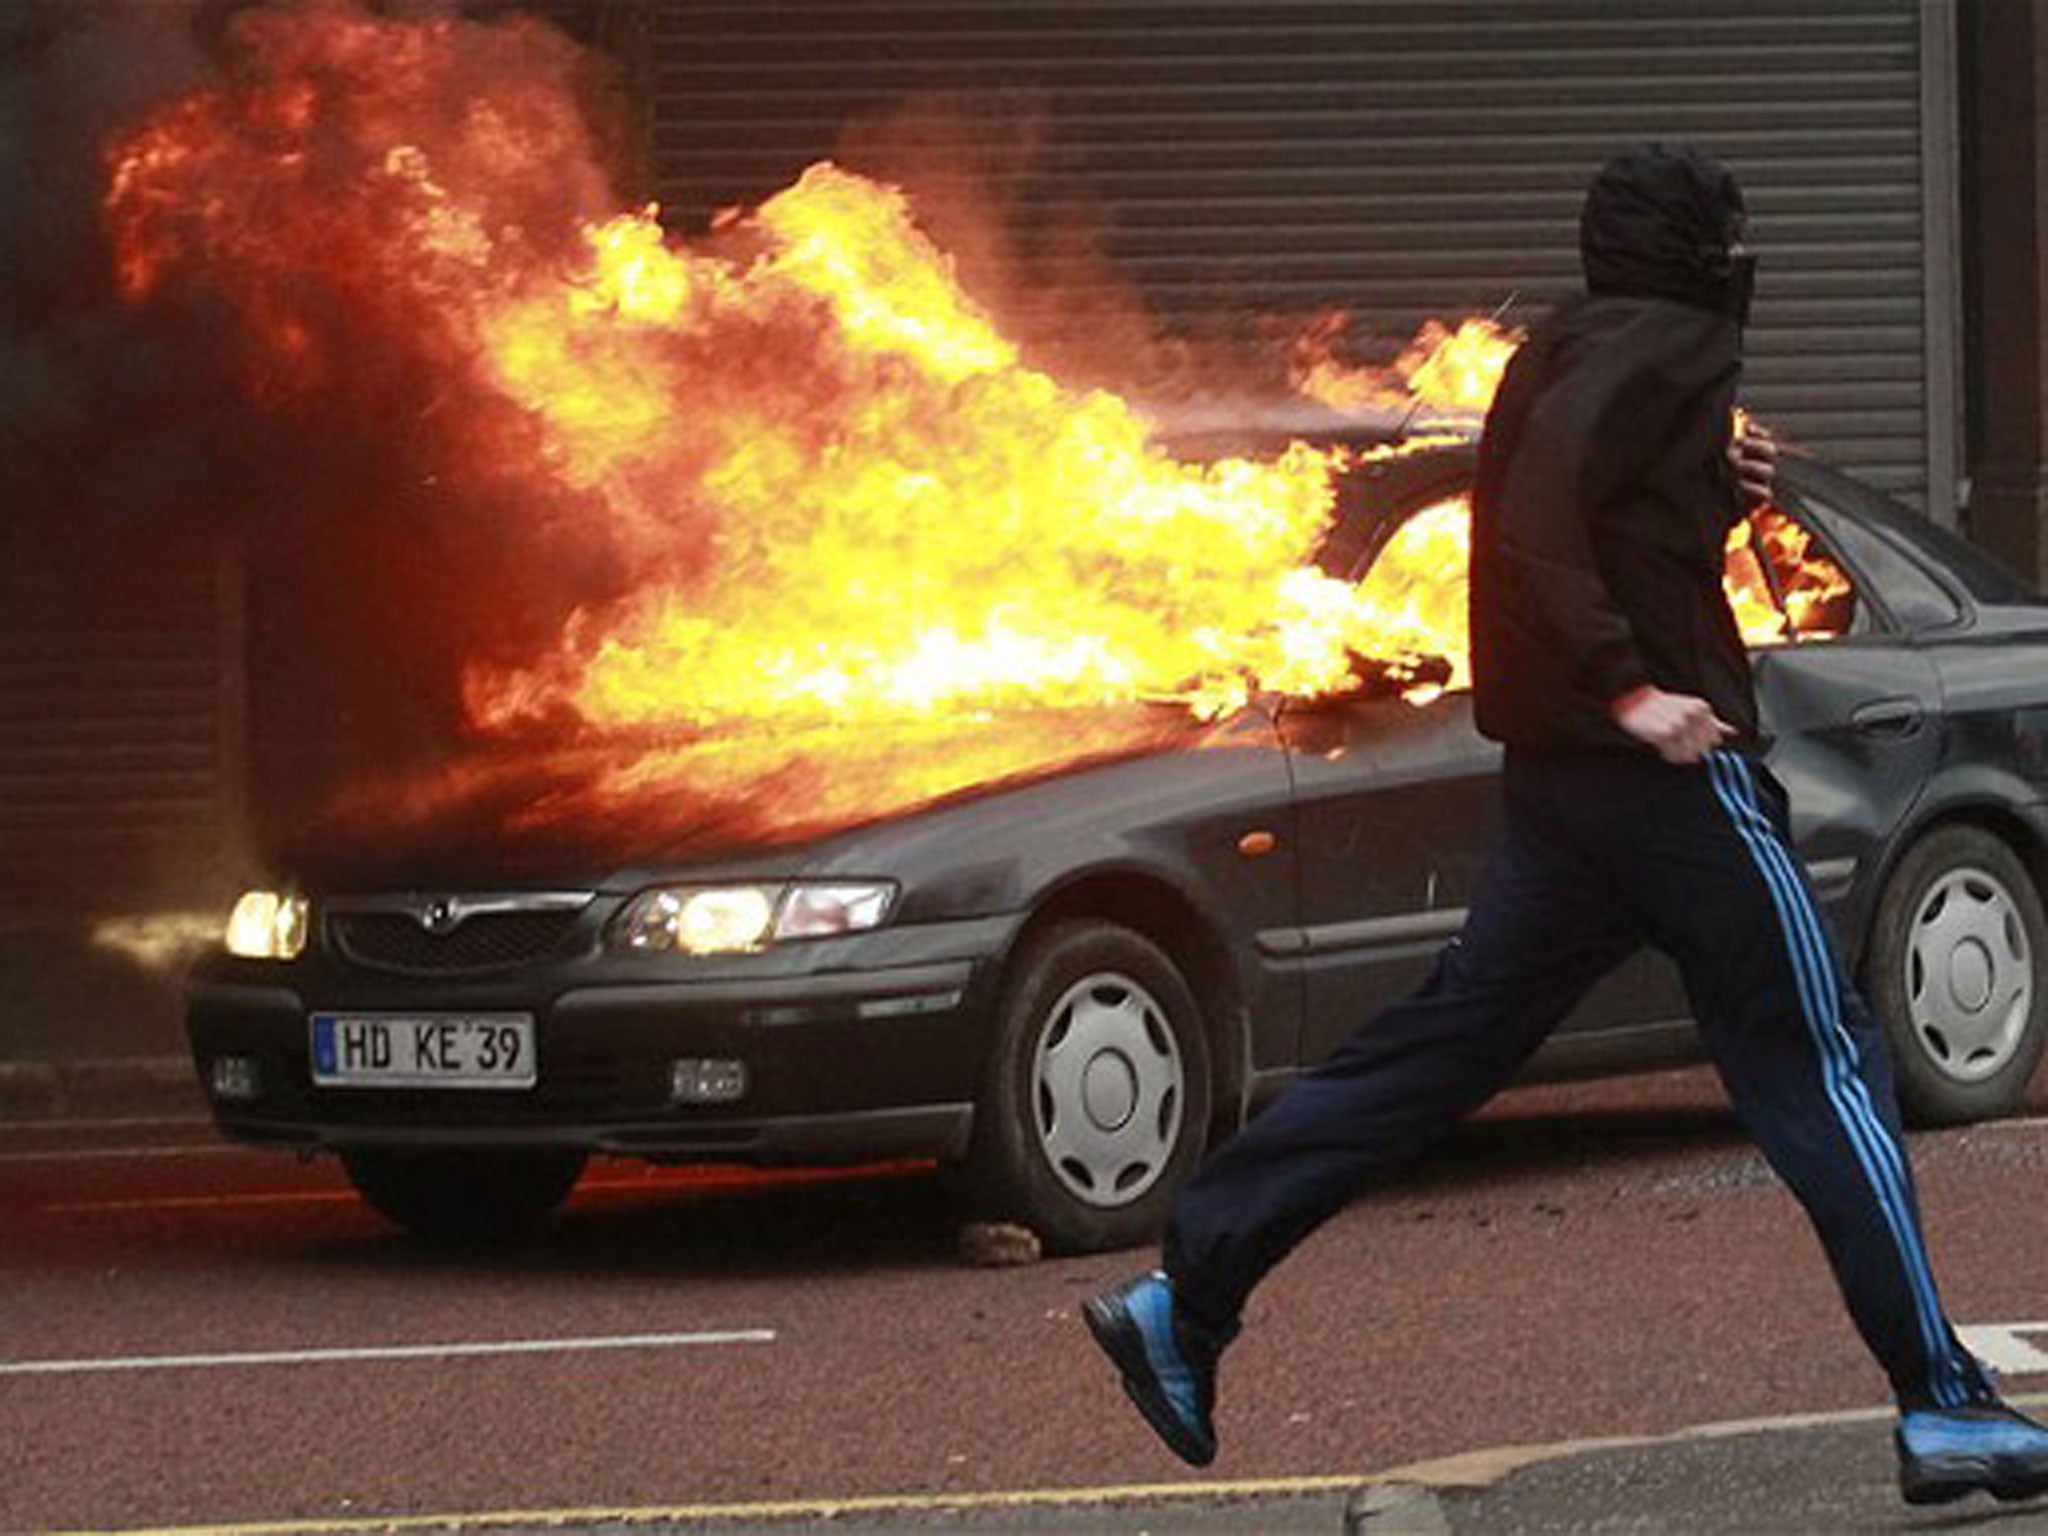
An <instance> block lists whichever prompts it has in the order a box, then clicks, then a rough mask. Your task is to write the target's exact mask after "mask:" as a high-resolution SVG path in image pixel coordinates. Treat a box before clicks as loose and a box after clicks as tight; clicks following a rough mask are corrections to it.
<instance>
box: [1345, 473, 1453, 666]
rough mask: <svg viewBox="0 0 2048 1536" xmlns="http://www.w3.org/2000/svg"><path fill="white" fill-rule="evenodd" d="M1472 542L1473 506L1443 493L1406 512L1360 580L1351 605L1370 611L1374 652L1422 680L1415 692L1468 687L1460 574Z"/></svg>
mask: <svg viewBox="0 0 2048 1536" xmlns="http://www.w3.org/2000/svg"><path fill="white" fill-rule="evenodd" d="M1471 547H1472V506H1471V502H1470V500H1469V499H1468V498H1467V497H1465V496H1463V495H1449V496H1443V497H1440V498H1437V499H1434V500H1431V501H1428V502H1427V503H1425V504H1424V505H1422V506H1419V507H1417V508H1415V509H1414V510H1413V511H1411V512H1408V513H1407V514H1405V515H1404V516H1403V517H1402V518H1401V519H1400V521H1399V522H1398V523H1396V524H1395V525H1394V526H1393V528H1392V530H1391V531H1390V532H1389V533H1388V534H1387V536H1386V538H1385V539H1384V540H1382V541H1381V542H1380V544H1379V547H1378V549H1377V551H1375V552H1374V553H1373V554H1372V556H1371V561H1372V563H1371V565H1370V566H1369V567H1368V568H1367V569H1366V571H1365V573H1364V575H1363V576H1361V577H1359V578H1358V585H1357V591H1356V600H1357V606H1358V607H1359V608H1360V609H1361V610H1362V611H1363V612H1364V613H1366V614H1368V615H1370V624H1369V632H1370V633H1371V634H1372V636H1373V638H1374V643H1373V654H1374V655H1376V656H1381V657H1396V656H1398V657H1401V658H1403V660H1402V661H1401V663H1400V665H1399V667H1398V668H1397V669H1396V674H1397V675H1406V676H1411V677H1415V678H1419V679H1423V680H1426V683H1427V687H1426V688H1425V689H1423V690H1419V691H1410V692H1409V697H1410V698H1411V699H1415V700H1416V701H1417V702H1421V698H1420V697H1419V696H1418V693H1420V694H1424V695H1426V694H1427V693H1429V692H1449V691H1451V690H1454V689H1460V688H1469V687H1471V686H1472V666H1471V658H1472V652H1471V646H1470V644H1469V643H1468V641H1467V638H1466V619H1465V586H1466V581H1465V572H1466V567H1467V566H1468V564H1469V563H1470V556H1471Z"/></svg>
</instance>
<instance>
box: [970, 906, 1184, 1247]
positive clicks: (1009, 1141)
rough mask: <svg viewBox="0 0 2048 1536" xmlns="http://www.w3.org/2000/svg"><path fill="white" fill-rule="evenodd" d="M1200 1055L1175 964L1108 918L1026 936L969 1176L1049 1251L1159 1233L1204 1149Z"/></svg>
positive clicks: (979, 1194)
mask: <svg viewBox="0 0 2048 1536" xmlns="http://www.w3.org/2000/svg"><path fill="white" fill-rule="evenodd" d="M1209 1093H1210V1088H1209V1052H1208V1047H1207V1043H1206V1041H1205V1039H1204V1037H1203V1033H1202V1024H1201V1014H1200V1011H1199V1010H1198V1009H1197V1007H1196V1006H1195V1000H1194V996H1193V994H1192V993H1191V992H1190V991H1189V990H1188V985H1187V982H1186V980H1185V979H1184V978H1183V977H1182V976H1181V973H1180V971H1179V969H1178V968H1177V967H1176V966H1175V965H1174V963H1173V961H1172V960H1171V959H1169V958H1168V957H1167V955H1166V954H1165V952H1164V951H1162V950H1161V949H1160V948H1159V947H1158V946H1157V945H1156V944H1154V943H1152V942H1151V941H1150V940H1149V939H1147V938H1145V937H1143V936H1142V935H1140V934H1138V933H1135V932H1133V931H1132V930H1131V929H1128V928H1125V927H1122V926H1121V925H1119V924H1115V923H1109V922H1100V921H1094V920H1087V921H1070V922H1063V923H1060V924H1058V925H1056V926H1054V927H1052V928H1049V929H1047V930H1046V931H1045V932H1043V933H1041V934H1039V935H1038V936H1037V937H1036V938H1034V939H1033V940H1031V941H1030V942H1029V943H1028V945H1027V946H1026V948H1025V949H1024V950H1023V952H1022V953H1021V954H1020V955H1019V956H1018V958H1017V961H1016V963H1015V965H1014V966H1013V967H1012V970H1011V975H1010V979H1009V982H1008V984H1007V986H1006V987H1005V989H1004V992H1003V996H1002V1001H1001V1004H1000V1006H999V1008H998V1014H997V1027H996V1033H995V1044H994V1049H993V1051H992V1053H991V1056H990V1058H989V1061H988V1064H987V1067H986V1069H985V1072H984V1076H983V1086H982V1091H981V1094H980V1098H979V1100H978V1102H977V1105H976V1110H975V1121H974V1144H973V1147H972V1149H971V1151H970V1152H969V1158H968V1169H967V1183H968V1189H969V1192H970V1199H971V1200H972V1201H973V1203H974V1204H975V1205H976V1206H977V1207H978V1208H979V1214H983V1215H988V1216H993V1217H998V1218H1001V1219H1007V1220H1015V1221H1021V1222H1023V1223H1025V1224H1026V1225H1028V1226H1030V1227H1031V1228H1032V1229H1033V1230H1035V1231H1036V1232H1037V1233H1038V1235H1039V1238H1040V1239H1041V1241H1043V1242H1044V1244H1045V1246H1046V1247H1047V1248H1048V1249H1049V1250H1051V1251H1053V1252H1065V1253H1084V1252H1093V1251H1096V1250H1100V1249H1106V1248H1125V1247H1130V1246H1132V1245H1134V1244H1137V1243H1142V1242H1145V1241H1147V1240H1148V1239H1150V1238H1153V1237H1156V1236H1157V1235H1158V1233H1159V1231H1160V1230H1161V1229H1162V1228H1163V1227H1164V1226H1165V1223H1166V1216H1167V1213H1168V1211H1169V1209H1170V1207H1171V1204H1172V1200H1173V1196H1174V1193H1175V1191H1177V1190H1178V1189H1179V1187H1180V1185H1181V1184H1182V1183H1183V1182H1184V1181H1185V1180H1186V1178H1187V1176H1188V1174H1189V1172H1190V1171H1192V1169H1193V1167H1194V1164H1195V1161H1196V1159H1198V1158H1199V1157H1200V1156H1201V1154H1202V1145H1203V1139H1204V1136H1205V1134H1206V1131H1207V1127H1208V1123H1209Z"/></svg>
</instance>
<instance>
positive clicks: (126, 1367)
mask: <svg viewBox="0 0 2048 1536" xmlns="http://www.w3.org/2000/svg"><path fill="white" fill-rule="evenodd" d="M774 1342H775V1330H774V1329H773V1328H735V1329H729V1330H726V1331H723V1332H713V1333H625V1334H612V1335H607V1336H603V1337H599V1338H588V1339H500V1340H496V1341H493V1342H486V1343H475V1344H366V1345H360V1346H354V1347H349V1348H341V1349H279V1350H246V1351H245V1350H236V1351H224V1352H221V1353H216V1354H198V1355H116V1356H109V1357H104V1358H99V1359H81V1360H0V1376H80V1375H89V1374H92V1373H94V1372H100V1371H175V1370H190V1369H194V1368H204V1367H212V1366H223V1365H226V1366H242V1365H323V1364H327V1363H330V1362H333V1361H338V1360H454V1359H460V1358H463V1357H467V1356H478V1355H540V1354H570V1353H575V1352H577V1351H582V1350H597V1349H680V1348H684V1347H687V1346H690V1345H697V1344H773V1343H774Z"/></svg>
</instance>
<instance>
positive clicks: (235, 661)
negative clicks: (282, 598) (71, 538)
mask: <svg viewBox="0 0 2048 1536" xmlns="http://www.w3.org/2000/svg"><path fill="white" fill-rule="evenodd" d="M131 553H133V554H134V559H133V560H132V562H129V561H123V562H121V563H120V569H119V570H113V569H109V568H107V567H108V564H109V562H108V561H106V560H104V559H103V560H101V561H100V562H98V564H97V565H96V566H95V567H94V568H92V569H90V570H88V569H87V568H86V567H85V564H84V563H83V562H82V561H81V560H80V558H79V557H78V552H77V551H64V550H55V549H44V550H40V551H36V550H31V551H26V552H24V551H22V550H21V549H19V548H15V549H12V550H10V551H8V553H7V558H6V560H5V563H4V570H0V969H4V971H5V974H6V975H7V976H8V977H9V987H8V990H7V994H6V996H5V997H4V998H0V1062H4V1061H6V1060H8V1059H13V1058H20V1059H36V1060H42V1059H63V1058H68V1057H74V1056H94V1055H100V1056H115V1055H164V1054H168V1053H170V1052H172V1051H174V1050H175V1049H176V1039H177V1037H176V1033H175V1030H176V1021H177V1000H176V980H177V976H176V970H175V964H174V961H175V953H174V951H173V950H171V949H161V950H159V949H155V948H154V947H153V946H150V945H144V946H143V947H142V948H136V947H132V946H127V947H109V946H107V945H105V944H102V943H101V942H99V941H98V939H97V938H96V927H97V924H98V922H99V921H100V920H103V919H119V920H132V919H136V918H140V917H146V916H150V915H153V914H169V913H179V912H188V911H191V910H192V909H195V908H207V907H214V906H217V905H218V904H219V903H220V902H221V901H222V898H223V895H224V883H225V882H226V881H227V880H228V879H229V878H230V877H231V874H232V873H233V870H232V866H231V860H232V858H233V856H234V850H235V849H237V848H238V847H239V844H240V825H239V822H240V793H241V776H240V770H239V763H240V760H241V753H242V747H241V733H242V730H243V728H244V724H243V720H242V717H241V710H240V706H239V686H240V684H239V676H240V645H239V641H238V638H237V636H238V626H239V620H240V607H239V594H238V593H237V592H236V591H235V583H234V580H233V578H232V567H223V566H221V565H218V564H216V562H215V561H214V559H213V557H212V555H211V553H210V552H207V551H205V550H204V549H203V548H202V549H196V550H170V551H164V550H156V551H140V550H136V551H131ZM131 936H133V937H138V938H139V937H148V938H154V939H157V940H168V939H169V938H171V936H172V935H171V933H170V932H169V931H168V930H165V929H163V928H161V927H156V928H152V929H150V930H149V931H148V933H147V934H146V935H145V934H143V933H141V932H140V931H139V930H138V931H134V932H133V933H132V935H131Z"/></svg>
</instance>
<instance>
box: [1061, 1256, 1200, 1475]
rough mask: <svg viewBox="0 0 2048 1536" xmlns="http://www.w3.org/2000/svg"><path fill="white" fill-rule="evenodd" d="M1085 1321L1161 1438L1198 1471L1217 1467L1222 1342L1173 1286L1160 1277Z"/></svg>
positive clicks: (1109, 1293) (1101, 1299)
mask: <svg viewBox="0 0 2048 1536" xmlns="http://www.w3.org/2000/svg"><path fill="white" fill-rule="evenodd" d="M1081 1317H1082V1319H1083V1321H1085V1322H1086V1323H1087V1324H1088V1331H1089V1332H1090V1333H1092V1334H1094V1335H1095V1342H1096V1343H1097V1344H1100V1345H1101V1346H1102V1349H1103V1353H1105V1354H1107V1355H1108V1356H1109V1358H1110V1359H1111V1360H1113V1361H1115V1362H1116V1368H1117V1369H1118V1370H1119V1371H1121V1372H1122V1373H1123V1378H1124V1391H1125V1392H1127V1393H1128V1394H1130V1399H1131V1401H1132V1402H1134V1403H1136V1404H1137V1405H1138V1412H1140V1413H1142V1414H1143V1415H1145V1422H1146V1423H1147V1424H1150V1425H1151V1426H1152V1428H1153V1430H1154V1431H1155V1432H1156V1433H1157V1434H1158V1436H1159V1438H1160V1439H1162V1440H1164V1441H1165V1442H1166V1444H1167V1446H1168V1448H1169V1449H1171V1450H1172V1452H1173V1454H1174V1455H1176V1456H1178V1457H1179V1458H1180V1459H1181V1460H1182V1461H1185V1462H1187V1463H1188V1464H1189V1465H1190V1466H1196V1467H1206V1466H1207V1465H1209V1463H1210V1462H1212V1461H1214V1460H1215V1459H1216V1426H1215V1425H1214V1424H1213V1423H1212V1422H1211V1420H1210V1413H1211V1411H1212V1410H1213V1409H1214V1408H1215V1406H1216V1361H1217V1358H1218V1356H1220V1355H1221V1354H1222V1353H1223V1341H1219V1340H1218V1339H1216V1338H1215V1337H1214V1336H1213V1335H1212V1334H1211V1333H1210V1332H1209V1331H1208V1330H1207V1329H1205V1328H1203V1327H1201V1326H1200V1325H1199V1324H1197V1323H1196V1322H1195V1321H1194V1320H1193V1319H1192V1318H1190V1317H1189V1316H1188V1315H1187V1309H1186V1308H1185V1307H1178V1306H1176V1304H1175V1302H1174V1297H1173V1283H1172V1282H1171V1281H1170V1280H1168V1279H1167V1278H1166V1275H1165V1273H1164V1272H1163V1271H1160V1270H1153V1271H1152V1272H1151V1273H1150V1274H1145V1275H1140V1276H1138V1277H1137V1278H1136V1279H1135V1280H1127V1281H1125V1282H1124V1283H1123V1284H1122V1285H1117V1286H1112V1287H1110V1289H1108V1290H1106V1291H1104V1292H1102V1293H1101V1294H1100V1295H1099V1296H1093V1297H1090V1298H1089V1300H1088V1301H1087V1302H1086V1303H1084V1304H1083V1305H1082V1308H1081Z"/></svg>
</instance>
